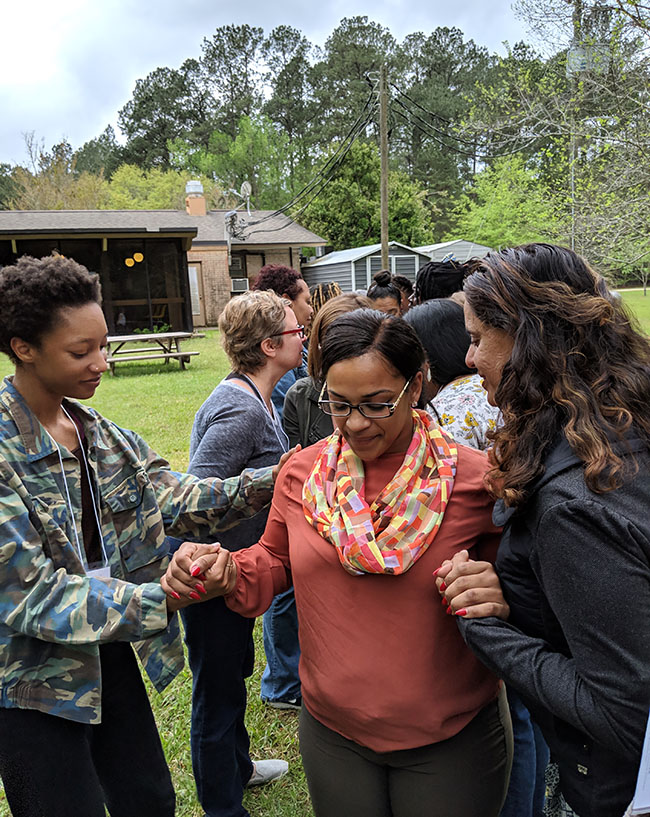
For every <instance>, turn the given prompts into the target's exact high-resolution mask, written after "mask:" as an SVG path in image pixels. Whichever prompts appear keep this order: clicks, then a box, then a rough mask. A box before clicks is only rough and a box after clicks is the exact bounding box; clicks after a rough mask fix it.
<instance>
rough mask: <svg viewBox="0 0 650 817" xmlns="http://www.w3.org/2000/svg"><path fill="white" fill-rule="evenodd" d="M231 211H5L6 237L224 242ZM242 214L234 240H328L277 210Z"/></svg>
mask: <svg viewBox="0 0 650 817" xmlns="http://www.w3.org/2000/svg"><path fill="white" fill-rule="evenodd" d="M227 212H229V211H226V210H209V211H208V213H207V214H206V215H205V216H190V215H189V214H188V213H186V212H184V211H182V210H2V211H0V235H6V236H19V235H48V234H49V235H53V234H54V235H61V234H69V235H73V234H78V233H85V234H94V235H106V234H111V233H133V234H136V233H137V234H143V233H145V234H146V233H158V234H160V233H176V234H179V233H181V234H186V235H189V236H196V238H195V241H196V242H197V243H214V242H218V243H222V242H224V241H225V216H226V213H227ZM237 216H238V224H239V226H240V228H241V237H240V238H233V239H232V243H233V244H245V245H248V246H250V245H251V244H252V245H258V244H259V245H262V244H264V245H266V244H291V245H299V246H309V247H313V246H320V245H323V244H325V241H324V240H323V239H322V238H320V236H317V235H316V234H315V233H312V232H311V230H307V229H306V228H305V227H302V226H301V225H300V224H297V223H296V222H295V221H293V220H292V219H290V218H289V217H288V216H284V215H281V214H277V213H275V212H274V211H272V210H251V214H250V216H249V215H248V213H241V212H239V211H238V213H237ZM262 219H263V221H262ZM256 222H260V223H256Z"/></svg>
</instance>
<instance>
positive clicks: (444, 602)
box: [440, 596, 449, 607]
mask: <svg viewBox="0 0 650 817" xmlns="http://www.w3.org/2000/svg"><path fill="white" fill-rule="evenodd" d="M440 603H441V604H442V606H443V607H444V606H445V605H446V604H449V602H448V601H447V599H446V598H445V597H444V596H443V597H442V599H441V600H440Z"/></svg>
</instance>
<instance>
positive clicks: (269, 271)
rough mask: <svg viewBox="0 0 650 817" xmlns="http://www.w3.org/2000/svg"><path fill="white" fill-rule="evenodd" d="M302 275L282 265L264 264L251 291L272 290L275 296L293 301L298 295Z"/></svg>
mask: <svg viewBox="0 0 650 817" xmlns="http://www.w3.org/2000/svg"><path fill="white" fill-rule="evenodd" d="M302 280H304V279H303V277H302V275H301V274H300V273H299V272H298V271H297V270H295V269H292V268H291V267H285V266H283V265H282V264H265V265H264V266H263V267H262V269H261V270H260V271H259V273H258V275H257V278H256V279H255V281H254V282H253V286H252V287H251V289H272V290H273V292H275V294H276V295H280V296H284V297H285V298H288V299H289V300H290V301H295V300H296V298H297V297H298V295H299V294H300V281H302Z"/></svg>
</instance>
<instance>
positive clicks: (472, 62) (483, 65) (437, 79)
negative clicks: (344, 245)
mask: <svg viewBox="0 0 650 817" xmlns="http://www.w3.org/2000/svg"><path fill="white" fill-rule="evenodd" d="M398 64H399V71H398V75H397V78H396V82H395V85H394V87H393V91H392V96H393V99H392V102H391V110H392V115H393V122H394V126H393V129H392V131H391V153H392V155H393V157H394V158H395V159H396V160H397V162H398V163H399V164H400V165H401V166H402V167H403V169H404V170H406V171H407V172H408V173H409V174H410V175H412V176H413V177H414V178H415V179H417V180H418V181H420V182H421V183H422V184H425V185H427V186H428V187H429V188H430V196H431V197H432V198H434V199H435V200H436V201H437V202H438V205H439V212H438V214H437V217H436V223H437V226H438V230H439V231H445V230H446V229H447V228H448V227H449V226H450V216H449V214H450V211H451V209H452V207H453V205H454V203H455V200H456V198H457V196H458V195H459V194H460V192H461V190H462V188H463V185H464V184H465V183H467V181H468V180H469V179H470V177H471V174H472V173H473V172H475V168H476V152H477V150H478V144H477V142H476V140H474V139H469V140H468V139H463V138H461V136H460V134H459V130H460V126H461V123H462V122H463V120H465V119H466V118H467V117H468V116H469V112H470V109H471V97H472V93H473V89H474V86H475V85H476V83H477V82H479V81H480V80H482V79H484V77H485V75H486V72H487V71H488V68H489V65H490V58H489V55H488V52H487V50H486V49H484V48H480V47H478V46H477V45H476V44H475V43H474V42H473V41H472V40H468V41H467V42H466V41H465V40H464V38H463V33H462V32H461V31H460V30H459V29H457V28H437V29H435V30H434V31H433V32H432V33H431V34H429V35H428V36H426V35H425V34H423V33H422V32H416V33H414V34H409V35H408V36H407V37H406V38H405V39H404V41H403V43H402V44H401V45H400V47H399V62H398Z"/></svg>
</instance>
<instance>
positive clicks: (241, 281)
mask: <svg viewBox="0 0 650 817" xmlns="http://www.w3.org/2000/svg"><path fill="white" fill-rule="evenodd" d="M248 289H249V285H248V278H231V279H230V291H231V292H232V293H239V292H246V291H247V290H248Z"/></svg>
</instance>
